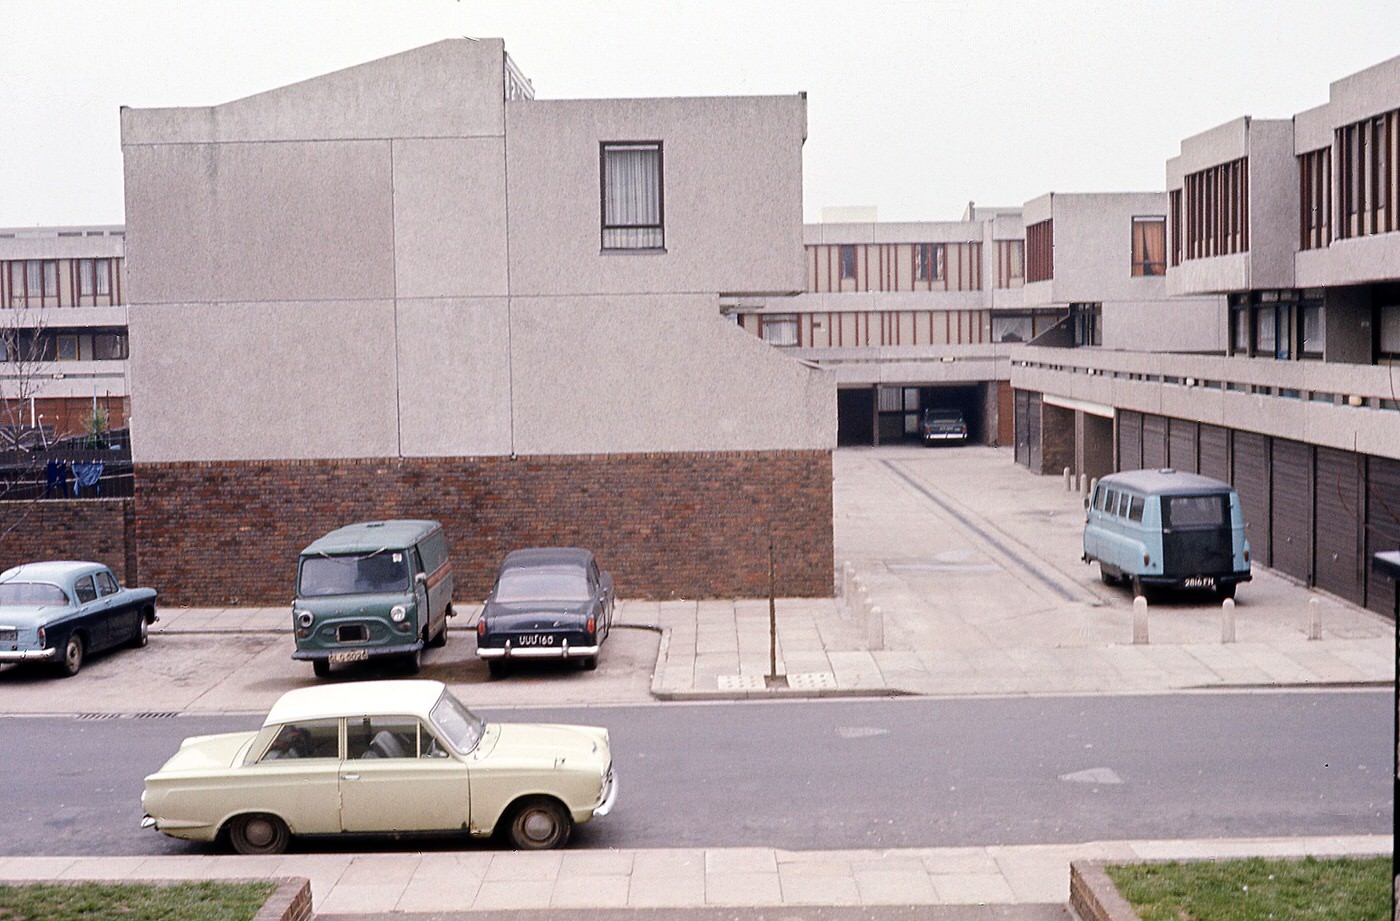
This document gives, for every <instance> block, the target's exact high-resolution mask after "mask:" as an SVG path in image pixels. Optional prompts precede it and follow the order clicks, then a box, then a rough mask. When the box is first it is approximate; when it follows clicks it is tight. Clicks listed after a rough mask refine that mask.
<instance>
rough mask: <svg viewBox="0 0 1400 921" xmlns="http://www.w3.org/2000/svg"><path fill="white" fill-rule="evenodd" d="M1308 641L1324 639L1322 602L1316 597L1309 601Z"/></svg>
mask: <svg viewBox="0 0 1400 921" xmlns="http://www.w3.org/2000/svg"><path fill="white" fill-rule="evenodd" d="M1308 639H1310V640H1320V639H1322V602H1321V601H1319V600H1318V599H1317V598H1315V597H1314V598H1309V599H1308Z"/></svg>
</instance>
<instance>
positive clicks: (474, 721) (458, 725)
mask: <svg viewBox="0 0 1400 921" xmlns="http://www.w3.org/2000/svg"><path fill="white" fill-rule="evenodd" d="M429 718H430V719H431V720H432V721H433V726H434V728H436V729H437V731H438V732H439V733H441V734H442V736H443V738H445V739H447V741H448V742H449V743H450V744H451V745H452V747H453V748H455V749H457V751H459V752H461V753H462V754H464V755H466V754H470V753H471V752H472V751H473V750H474V749H475V748H476V744H477V743H478V742H480V741H481V736H482V733H484V732H485V731H486V720H484V719H482V718H481V717H479V716H477V715H476V714H475V713H473V712H472V711H470V710H468V709H467V708H466V706H465V705H464V704H463V703H462V702H461V701H460V700H458V699H457V698H455V697H453V696H452V694H451V693H450V692H448V691H443V692H442V696H441V697H439V698H438V702H437V703H435V704H433V710H432V713H430V714H429Z"/></svg>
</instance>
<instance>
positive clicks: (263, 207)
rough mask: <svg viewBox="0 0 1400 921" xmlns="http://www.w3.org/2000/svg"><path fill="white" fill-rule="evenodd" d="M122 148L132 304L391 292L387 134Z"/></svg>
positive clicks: (384, 294) (342, 296) (343, 296)
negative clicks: (370, 137)
mask: <svg viewBox="0 0 1400 921" xmlns="http://www.w3.org/2000/svg"><path fill="white" fill-rule="evenodd" d="M125 153H126V178H127V182H126V210H127V220H128V222H129V223H130V226H131V230H130V231H129V233H128V236H127V267H128V275H129V278H130V284H131V293H132V297H131V300H132V302H133V303H138V302H139V303H142V304H163V303H189V302H200V301H216V300H217V301H276V300H282V301H287V300H339V299H350V298H380V297H391V296H393V290H394V274H393V246H392V241H393V210H392V209H393V188H392V184H391V164H390V156H389V143H388V142H387V141H348V142H344V143H337V144H323V143H311V142H295V143H283V144H189V145H179V146H171V145H161V146H158V147H130V146H128V147H126V149H125Z"/></svg>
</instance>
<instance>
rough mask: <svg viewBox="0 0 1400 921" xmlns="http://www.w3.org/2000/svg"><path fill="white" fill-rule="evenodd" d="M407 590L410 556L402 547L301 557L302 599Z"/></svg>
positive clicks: (300, 582)
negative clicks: (373, 551)
mask: <svg viewBox="0 0 1400 921" xmlns="http://www.w3.org/2000/svg"><path fill="white" fill-rule="evenodd" d="M407 589H408V555H407V554H406V553H405V552H404V551H402V550H380V551H377V552H375V553H357V554H346V555H343V556H340V555H337V556H305V557H302V560H301V576H300V578H299V580H298V584H297V594H298V596H300V597H302V598H316V597H319V596H322V595H359V594H366V593H372V592H402V591H406V590H407Z"/></svg>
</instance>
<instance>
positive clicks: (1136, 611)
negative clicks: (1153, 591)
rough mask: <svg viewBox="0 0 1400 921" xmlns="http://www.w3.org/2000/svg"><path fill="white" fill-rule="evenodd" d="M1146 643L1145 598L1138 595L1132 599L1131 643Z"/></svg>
mask: <svg viewBox="0 0 1400 921" xmlns="http://www.w3.org/2000/svg"><path fill="white" fill-rule="evenodd" d="M1146 643H1147V599H1146V598H1144V597H1142V596H1141V595H1138V596H1137V597H1136V598H1134V599H1133V645H1134V646H1142V645H1146Z"/></svg>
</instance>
